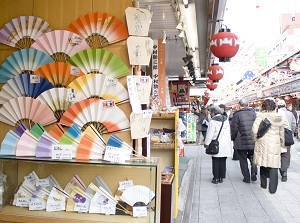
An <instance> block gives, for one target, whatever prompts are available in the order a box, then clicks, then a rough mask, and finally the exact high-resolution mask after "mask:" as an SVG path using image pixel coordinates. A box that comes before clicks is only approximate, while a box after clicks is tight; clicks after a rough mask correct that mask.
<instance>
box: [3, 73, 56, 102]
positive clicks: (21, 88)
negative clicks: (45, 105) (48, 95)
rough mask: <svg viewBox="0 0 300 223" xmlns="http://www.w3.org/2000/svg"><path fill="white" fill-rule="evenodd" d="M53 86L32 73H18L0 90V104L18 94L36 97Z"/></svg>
mask: <svg viewBox="0 0 300 223" xmlns="http://www.w3.org/2000/svg"><path fill="white" fill-rule="evenodd" d="M51 88H53V85H52V84H51V83H50V82H49V81H48V80H46V79H45V78H43V77H40V76H37V75H33V74H20V75H18V76H14V77H13V78H11V79H10V80H8V81H7V83H6V84H4V86H3V87H2V89H1V91H0V104H3V103H5V102H7V101H9V100H10V99H12V98H16V97H19V96H25V97H33V98H36V97H37V96H39V95H40V94H41V93H42V92H44V91H46V90H48V89H51Z"/></svg>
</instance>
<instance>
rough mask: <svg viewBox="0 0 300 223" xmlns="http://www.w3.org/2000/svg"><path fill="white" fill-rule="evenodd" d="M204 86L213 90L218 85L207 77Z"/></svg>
mask: <svg viewBox="0 0 300 223" xmlns="http://www.w3.org/2000/svg"><path fill="white" fill-rule="evenodd" d="M206 87H207V88H208V89H209V90H211V91H213V90H215V89H216V88H217V87H218V84H216V83H214V82H213V81H212V80H211V79H207V81H206Z"/></svg>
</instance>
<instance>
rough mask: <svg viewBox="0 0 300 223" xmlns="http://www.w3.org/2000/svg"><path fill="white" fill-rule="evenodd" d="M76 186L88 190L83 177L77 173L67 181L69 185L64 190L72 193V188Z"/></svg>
mask: <svg viewBox="0 0 300 223" xmlns="http://www.w3.org/2000/svg"><path fill="white" fill-rule="evenodd" d="M75 187H79V188H80V189H81V190H83V191H86V186H85V184H84V183H83V181H82V180H81V178H80V177H79V176H78V175H77V174H75V175H74V176H73V177H72V179H71V180H70V181H69V182H68V183H67V185H66V186H65V189H64V191H65V192H67V193H68V194H71V192H72V190H73V189H74V188H75Z"/></svg>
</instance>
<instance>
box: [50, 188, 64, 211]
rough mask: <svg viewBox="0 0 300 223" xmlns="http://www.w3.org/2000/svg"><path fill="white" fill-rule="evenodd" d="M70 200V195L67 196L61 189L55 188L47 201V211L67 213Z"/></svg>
mask: <svg viewBox="0 0 300 223" xmlns="http://www.w3.org/2000/svg"><path fill="white" fill-rule="evenodd" d="M68 198H69V194H67V193H66V192H65V191H63V190H62V189H61V188H58V187H57V186H54V187H53V188H52V190H51V192H50V194H49V196H48V199H47V204H46V211H48V212H54V211H65V210H66V202H67V199H68Z"/></svg>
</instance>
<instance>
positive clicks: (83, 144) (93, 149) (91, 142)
mask: <svg viewBox="0 0 300 223" xmlns="http://www.w3.org/2000/svg"><path fill="white" fill-rule="evenodd" d="M88 128H93V127H92V126H89V127H88ZM88 128H87V129H86V130H85V131H84V133H83V136H82V138H81V140H80V143H79V145H78V148H77V154H76V159H80V160H89V159H102V158H103V157H102V155H103V151H104V149H105V144H104V143H103V141H102V140H101V139H100V138H99V137H98V135H97V134H96V133H94V134H89V132H91V131H90V130H88ZM101 138H102V137H101Z"/></svg>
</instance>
